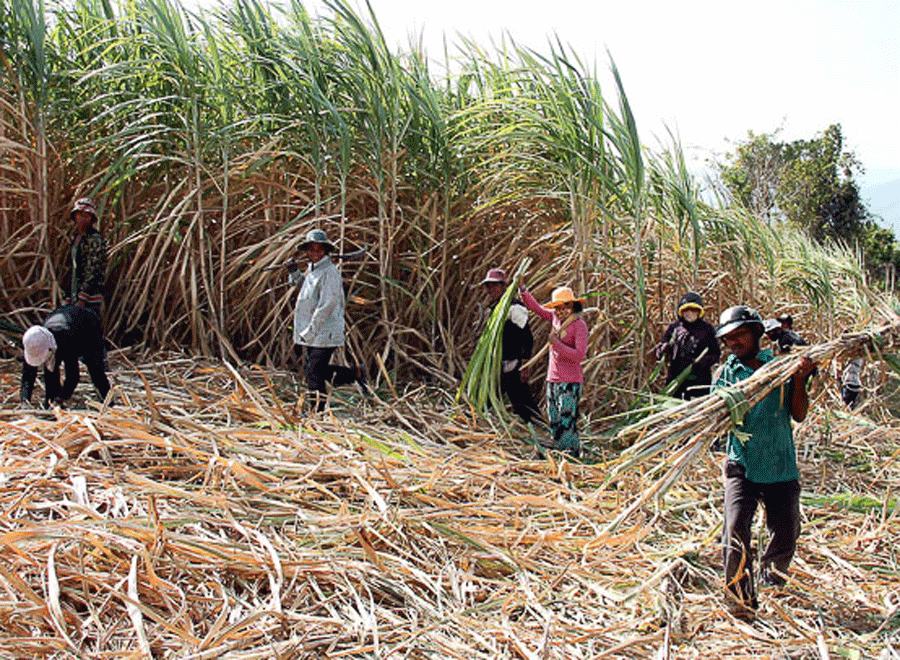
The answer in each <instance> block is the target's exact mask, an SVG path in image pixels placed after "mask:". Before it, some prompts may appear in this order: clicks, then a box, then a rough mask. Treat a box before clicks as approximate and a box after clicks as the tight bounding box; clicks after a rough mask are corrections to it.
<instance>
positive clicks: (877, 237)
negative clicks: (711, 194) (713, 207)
mask: <svg viewBox="0 0 900 660" xmlns="http://www.w3.org/2000/svg"><path fill="white" fill-rule="evenodd" d="M859 171H861V165H860V163H859V161H858V160H857V159H856V157H855V155H854V154H853V153H852V152H851V151H847V150H845V149H844V137H843V133H842V131H841V126H840V124H832V125H831V126H829V127H828V128H826V129H825V130H824V131H823V132H822V133H821V134H818V135H816V136H815V137H813V138H812V139H809V140H795V141H793V142H784V141H780V140H778V131H775V132H774V133H771V134H765V133H764V134H761V135H756V134H754V133H753V132H750V133H749V134H748V138H747V139H746V140H745V141H743V142H739V143H737V145H736V147H735V150H734V153H730V154H727V155H726V160H725V162H724V163H720V164H719V176H720V179H721V181H722V184H723V185H724V186H725V188H726V190H727V191H728V193H729V194H730V196H731V198H732V199H733V200H734V201H735V202H737V203H738V204H740V205H741V206H743V207H744V208H747V209H748V210H750V211H751V212H753V213H755V214H756V215H758V216H759V217H762V218H765V219H766V220H768V221H769V222H771V221H786V222H789V223H791V224H794V225H796V226H797V227H799V228H801V229H802V230H804V231H805V232H807V233H808V234H809V236H810V237H812V238H813V239H814V240H816V241H818V242H819V243H824V242H827V241H838V242H844V243H846V244H847V245H851V246H859V247H860V248H861V249H862V251H863V254H864V256H865V261H866V263H867V264H868V265H869V270H870V271H871V272H873V273H879V272H882V271H883V269H884V267H885V266H886V265H887V264H890V263H894V262H897V261H900V252H898V248H897V244H896V241H895V239H894V235H893V232H891V231H890V230H888V229H882V228H880V227H878V225H877V224H876V222H875V220H874V218H873V217H872V215H871V214H870V213H869V210H868V209H867V208H866V205H865V204H864V203H863V201H862V200H861V199H860V195H859V187H858V185H857V183H856V180H855V178H854V177H855V175H856V174H857V173H858V172H859Z"/></svg>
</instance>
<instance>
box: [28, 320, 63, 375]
mask: <svg viewBox="0 0 900 660" xmlns="http://www.w3.org/2000/svg"><path fill="white" fill-rule="evenodd" d="M22 346H23V347H24V348H25V362H27V363H28V364H29V365H30V366H32V367H39V366H41V365H42V364H44V363H45V362H46V361H47V358H49V357H50V351H54V350H56V338H55V337H54V336H53V333H52V332H50V331H49V330H48V329H47V328H45V327H44V326H42V325H33V326H31V327H30V328H28V330H26V331H25V334H24V335H22Z"/></svg>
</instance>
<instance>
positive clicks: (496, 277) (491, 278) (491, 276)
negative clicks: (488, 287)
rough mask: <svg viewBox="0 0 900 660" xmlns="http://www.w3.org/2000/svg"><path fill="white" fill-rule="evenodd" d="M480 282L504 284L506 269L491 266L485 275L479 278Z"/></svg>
mask: <svg viewBox="0 0 900 660" xmlns="http://www.w3.org/2000/svg"><path fill="white" fill-rule="evenodd" d="M481 283H482V284H506V271H504V270H503V269H502V268H491V269H490V270H489V271H488V272H487V275H485V276H484V279H483V280H481Z"/></svg>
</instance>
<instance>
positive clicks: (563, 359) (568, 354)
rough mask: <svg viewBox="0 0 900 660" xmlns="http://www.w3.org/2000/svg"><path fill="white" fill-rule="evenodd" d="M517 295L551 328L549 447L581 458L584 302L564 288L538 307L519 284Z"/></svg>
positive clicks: (585, 325) (586, 328)
mask: <svg viewBox="0 0 900 660" xmlns="http://www.w3.org/2000/svg"><path fill="white" fill-rule="evenodd" d="M519 295H520V296H521V298H522V302H523V303H525V306H526V307H527V308H528V309H530V310H531V311H532V312H534V313H535V314H537V315H538V316H540V317H541V318H542V319H545V320H547V321H550V322H551V323H552V325H553V328H552V330H551V331H550V338H549V342H550V366H549V368H548V369H547V415H548V419H549V420H550V429H551V431H552V432H553V445H554V447H555V448H556V449H558V450H560V451H566V452H568V453H569V454H571V455H572V456H576V457H577V456H580V455H581V443H580V441H579V439H578V426H577V423H578V401H579V399H581V390H582V386H583V384H584V374H583V373H582V371H581V363H582V362H583V361H584V359H585V357H586V356H587V342H588V327H587V323H585V322H584V319H582V318H581V310H582V308H583V303H584V300H583V299H581V298H576V297H575V294H574V293H572V289H570V288H569V287H567V286H564V287H559V288H557V289H554V290H553V295H552V296H551V299H550V302H549V303H547V305H546V306H545V307H542V306H541V305H540V304H539V303H538V302H537V300H535V299H534V296H532V295H531V293H530V292H529V291H528V289H526V288H525V282H524V279H521V280H520V281H519Z"/></svg>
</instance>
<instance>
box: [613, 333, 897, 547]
mask: <svg viewBox="0 0 900 660" xmlns="http://www.w3.org/2000/svg"><path fill="white" fill-rule="evenodd" d="M898 340H900V319H896V320H895V321H894V322H893V323H891V324H889V325H886V326H883V327H880V328H878V329H876V330H873V331H869V332H856V333H846V334H843V335H841V336H840V337H838V338H837V339H833V340H831V341H829V342H826V343H823V344H816V345H814V346H808V347H806V346H804V347H803V349H802V350H797V351H796V352H794V353H790V354H788V355H785V356H783V357H780V358H778V359H776V360H773V361H771V362H769V363H767V364H765V365H763V366H762V367H760V368H759V369H758V370H757V371H756V372H755V373H754V374H753V375H752V376H751V377H750V378H748V379H747V380H744V381H741V382H739V383H736V384H734V385H732V386H729V387H720V388H716V389H715V390H714V391H713V392H712V393H711V394H708V395H707V396H704V397H702V398H700V399H693V400H690V401H685V402H684V403H681V404H679V405H678V406H675V407H674V408H672V407H668V408H664V409H662V410H660V411H658V412H655V413H652V414H650V415H648V416H647V417H645V418H644V419H642V420H640V421H638V422H635V423H633V424H630V425H628V426H626V427H624V428H622V429H621V430H620V431H619V432H618V434H617V435H616V438H617V440H618V441H619V442H621V443H622V444H627V445H630V446H629V447H628V449H626V450H625V451H623V452H622V454H621V455H620V456H619V459H618V460H617V461H616V463H615V464H614V465H613V466H612V469H611V470H610V472H609V474H608V476H607V480H606V483H607V484H609V483H610V482H612V481H614V480H616V479H617V478H619V477H621V476H622V475H623V474H624V473H625V472H627V471H628V470H632V469H634V468H638V467H640V468H642V469H644V470H646V472H645V473H644V478H645V479H655V481H653V482H652V483H651V484H650V485H649V486H648V487H646V488H643V489H641V491H640V495H639V496H638V497H637V498H635V500H634V501H633V502H632V503H631V504H630V505H629V506H628V507H626V508H625V509H624V510H623V511H622V512H621V513H620V514H619V516H617V517H616V518H615V520H613V521H612V522H611V523H610V524H609V526H608V528H607V531H610V532H611V531H612V530H614V529H616V528H617V527H618V526H619V525H620V524H621V523H622V522H623V521H625V520H626V519H627V518H628V517H629V516H630V515H631V514H632V513H634V512H635V511H636V510H637V509H638V508H640V507H641V506H643V505H644V504H646V503H647V502H648V501H650V500H651V498H653V499H656V500H659V499H660V498H662V497H663V495H665V493H666V492H667V491H668V490H669V488H671V487H672V485H673V484H675V483H676V482H677V481H678V480H679V479H680V478H681V477H682V476H683V475H684V473H685V472H686V471H687V470H688V468H689V467H690V466H691V465H693V463H694V462H695V461H696V460H697V459H698V458H700V457H701V456H703V455H704V454H705V453H706V452H707V451H709V447H710V446H711V445H712V443H713V442H714V441H715V440H716V438H719V437H722V436H723V435H725V434H726V433H727V432H728V431H730V430H732V429H733V428H734V427H735V426H737V425H739V424H740V423H741V421H742V420H743V417H744V414H746V412H747V411H748V410H749V409H750V408H751V407H752V406H754V405H756V404H757V403H758V402H759V401H761V400H762V399H763V398H765V396H766V395H767V394H768V393H769V392H771V391H772V390H774V389H776V388H778V387H781V386H782V385H784V384H785V383H786V382H787V381H788V379H790V378H791V376H792V375H793V374H794V372H795V371H796V370H797V368H798V367H799V366H800V358H801V356H803V355H808V356H809V357H810V359H812V360H813V361H814V362H817V363H822V362H824V361H826V360H831V359H834V358H841V357H845V356H852V355H858V354H859V353H860V352H861V351H863V350H866V349H871V350H872V351H873V352H874V353H876V356H877V358H878V359H881V360H883V361H885V362H887V363H888V364H891V366H893V363H894V361H895V358H894V356H892V355H890V354H886V353H884V352H883V350H884V349H886V348H889V347H892V346H896V345H897V344H898V343H900V341H898ZM898 366H900V365H898Z"/></svg>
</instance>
